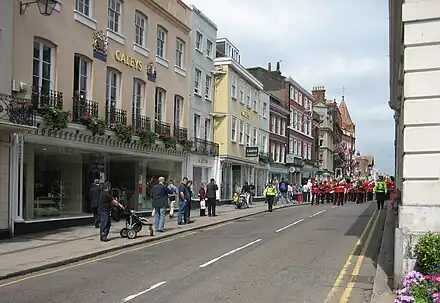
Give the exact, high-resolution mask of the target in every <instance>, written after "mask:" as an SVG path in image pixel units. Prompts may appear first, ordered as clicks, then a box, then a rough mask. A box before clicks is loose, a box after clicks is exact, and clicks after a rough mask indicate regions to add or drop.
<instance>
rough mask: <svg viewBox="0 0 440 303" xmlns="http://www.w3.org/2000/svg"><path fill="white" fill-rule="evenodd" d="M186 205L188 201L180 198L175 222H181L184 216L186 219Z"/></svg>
mask: <svg viewBox="0 0 440 303" xmlns="http://www.w3.org/2000/svg"><path fill="white" fill-rule="evenodd" d="M187 207H188V203H187V202H186V201H184V200H180V201H179V213H178V214H177V223H179V224H182V219H183V218H185V220H186V219H188V218H187V217H186V215H187V211H186V209H187ZM188 221H189V220H188Z"/></svg>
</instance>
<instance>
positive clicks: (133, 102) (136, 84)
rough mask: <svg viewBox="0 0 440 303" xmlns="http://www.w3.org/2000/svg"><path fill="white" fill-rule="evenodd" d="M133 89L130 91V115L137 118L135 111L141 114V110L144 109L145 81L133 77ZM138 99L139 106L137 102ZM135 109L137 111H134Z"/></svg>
mask: <svg viewBox="0 0 440 303" xmlns="http://www.w3.org/2000/svg"><path fill="white" fill-rule="evenodd" d="M138 88H140V94H138V91H137V90H138ZM132 89H133V91H132V100H131V109H132V116H133V117H134V118H137V113H138V112H139V114H140V115H142V114H143V111H144V110H145V104H144V100H145V89H146V83H145V81H143V80H141V79H139V78H133V88H132ZM138 101H139V106H138V104H137V102H138ZM136 110H137V111H136Z"/></svg>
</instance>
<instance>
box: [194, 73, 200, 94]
mask: <svg viewBox="0 0 440 303" xmlns="http://www.w3.org/2000/svg"><path fill="white" fill-rule="evenodd" d="M198 75H199V77H198ZM201 82H202V71H201V70H200V69H198V68H197V67H195V68H194V94H196V95H199V96H201V95H202V94H201V90H202V88H201V86H202V83H201Z"/></svg>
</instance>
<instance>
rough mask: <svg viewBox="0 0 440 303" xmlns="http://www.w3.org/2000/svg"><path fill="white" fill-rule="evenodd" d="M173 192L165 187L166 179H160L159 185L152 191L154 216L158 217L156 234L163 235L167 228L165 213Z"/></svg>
mask: <svg viewBox="0 0 440 303" xmlns="http://www.w3.org/2000/svg"><path fill="white" fill-rule="evenodd" d="M170 194H172V191H171V190H170V189H169V187H168V186H167V185H165V178H164V177H159V183H158V184H156V185H154V186H153V188H152V189H151V198H152V199H153V202H152V204H153V208H154V214H155V217H156V220H155V227H156V232H160V233H163V232H164V228H165V213H166V209H167V206H168V199H169V196H168V195H170Z"/></svg>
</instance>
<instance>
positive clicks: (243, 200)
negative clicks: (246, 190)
mask: <svg viewBox="0 0 440 303" xmlns="http://www.w3.org/2000/svg"><path fill="white" fill-rule="evenodd" d="M248 207H249V205H248V203H247V196H246V194H241V195H240V196H238V202H237V208H238V209H243V208H248Z"/></svg>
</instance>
